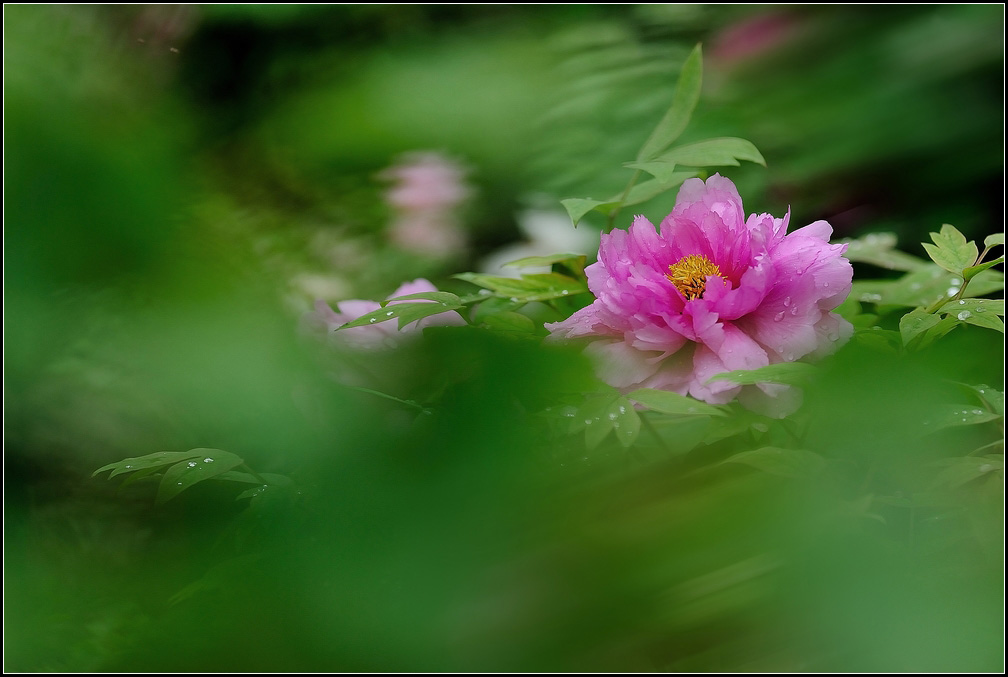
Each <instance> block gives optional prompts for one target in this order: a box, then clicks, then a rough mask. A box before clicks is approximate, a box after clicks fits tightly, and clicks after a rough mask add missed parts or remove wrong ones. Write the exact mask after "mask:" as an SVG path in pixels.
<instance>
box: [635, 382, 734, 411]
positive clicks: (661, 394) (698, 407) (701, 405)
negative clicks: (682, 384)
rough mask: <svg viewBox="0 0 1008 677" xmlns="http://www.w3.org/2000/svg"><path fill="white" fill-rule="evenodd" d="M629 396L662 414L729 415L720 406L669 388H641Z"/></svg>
mask: <svg viewBox="0 0 1008 677" xmlns="http://www.w3.org/2000/svg"><path fill="white" fill-rule="evenodd" d="M627 398H628V399H631V400H633V401H635V402H639V403H640V404H642V405H644V406H645V407H647V408H648V409H650V410H652V411H657V412H660V413H662V414H680V415H683V416H727V415H728V414H727V413H726V412H725V411H724V410H723V409H721V408H720V407H715V406H713V405H710V404H707V403H706V402H701V401H700V400H695V399H693V398H692V397H687V396H686V395H680V394H679V393H673V392H671V391H668V390H655V389H653V388H641V389H639V390H635V391H633V392H632V393H629V394H627Z"/></svg>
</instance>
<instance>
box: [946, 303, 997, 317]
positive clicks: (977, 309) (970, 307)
mask: <svg viewBox="0 0 1008 677" xmlns="http://www.w3.org/2000/svg"><path fill="white" fill-rule="evenodd" d="M964 310H967V311H969V312H971V313H980V314H983V313H991V314H992V315H1001V316H1002V317H1004V314H1005V302H1004V299H959V300H958V301H949V302H948V303H946V304H945V305H943V306H942V307H941V308H939V309H938V312H939V313H949V314H951V315H957V314H958V313H961V312H962V311H964Z"/></svg>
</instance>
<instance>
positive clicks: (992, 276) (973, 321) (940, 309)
mask: <svg viewBox="0 0 1008 677" xmlns="http://www.w3.org/2000/svg"><path fill="white" fill-rule="evenodd" d="M931 239H932V240H933V241H934V244H929V243H924V244H923V247H924V250H925V251H926V252H927V254H928V255H929V256H930V257H931V261H932V262H929V261H927V260H925V259H922V258H919V257H916V256H913V255H911V254H907V253H904V252H901V251H899V250H897V249H895V246H896V238H895V236H893V235H891V234H888V233H878V234H871V235H867V236H865V237H862V238H859V239H857V240H849V241H847V257H848V258H849V259H850V260H851V261H854V262H861V263H868V264H872V265H875V266H879V267H882V268H887V269H889V270H897V271H901V272H903V273H904V274H903V275H902V276H901V277H899V278H897V279H885V280H855V282H854V285H853V290H852V292H851V296H850V298H849V299H848V300H847V302H846V303H845V304H844V305H843V306H842V307H841V309H840V311H841V312H842V313H843V314H845V315H847V316H848V318H849V319H850V320H851V321H852V322H853V323H854V325H855V327H857V328H858V334H857V336H858V339H859V340H861V341H868V342H872V343H875V344H878V345H880V346H882V347H885V348H887V349H889V350H892V351H902V350H910V351H914V350H920V349H923V348H926V347H927V346H929V345H931V344H932V343H933V342H934V341H935V340H936V339H938V338H940V337H942V336H944V335H946V334H947V333H949V332H950V331H952V330H953V329H955V328H956V327H958V326H961V325H963V324H970V325H975V326H978V327H985V328H988V329H994V330H996V331H999V332H1001V333H1002V334H1003V333H1004V321H1003V320H1002V319H1001V318H1002V317H1004V299H1003V298H1000V299H997V298H994V299H991V298H979V297H982V296H985V295H989V294H992V293H995V292H1001V291H1003V290H1004V273H1003V272H1001V271H999V270H995V269H994V268H993V267H994V266H996V265H998V264H1001V263H1003V262H1004V255H1001V256H998V257H991V258H990V259H988V254H991V253H992V252H993V251H994V249H995V248H997V247H1003V246H1004V233H996V234H994V235H990V236H988V237H987V238H986V239H985V240H984V249H983V251H982V252H980V251H979V250H978V247H977V245H976V243H975V242H972V241H969V242H968V241H967V240H966V237H965V236H964V235H963V234H962V233H960V232H959V231H958V230H957V229H956V228H955V227H954V226H951V225H949V224H945V225H943V226H942V227H941V230H940V231H939V232H937V233H931ZM866 306H867V308H868V310H867V311H866V310H865V308H866ZM907 308H911V309H912V310H910V311H909V312H906V309H907ZM897 317H898V323H897V324H898V326H897V327H894V328H892V329H890V328H888V326H889V325H890V324H893V323H894V320H896V318H897Z"/></svg>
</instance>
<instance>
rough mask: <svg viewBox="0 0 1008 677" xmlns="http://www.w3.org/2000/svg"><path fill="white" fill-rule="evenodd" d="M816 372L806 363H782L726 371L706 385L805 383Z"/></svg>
mask: <svg viewBox="0 0 1008 677" xmlns="http://www.w3.org/2000/svg"><path fill="white" fill-rule="evenodd" d="M815 372H816V367H815V366H813V365H811V364H808V363H806V362H782V363H780V364H770V365H767V366H765V367H760V368H759V369H737V370H735V371H726V372H724V373H723V374H716V375H715V376H712V377H710V378H709V379H707V383H713V382H714V381H731V382H733V383H737V384H739V385H753V384H756V383H787V384H795V383H805V382H807V381H808V380H809V379H810V378H811V377H812V374H814V373H815Z"/></svg>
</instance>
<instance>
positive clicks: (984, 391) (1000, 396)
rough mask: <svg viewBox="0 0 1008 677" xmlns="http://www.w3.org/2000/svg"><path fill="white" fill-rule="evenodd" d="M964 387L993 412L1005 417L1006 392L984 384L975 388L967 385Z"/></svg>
mask: <svg viewBox="0 0 1008 677" xmlns="http://www.w3.org/2000/svg"><path fill="white" fill-rule="evenodd" d="M962 385H964V386H965V387H966V388H968V389H969V390H970V391H972V392H973V393H975V394H976V395H977V397H979V398H980V401H981V402H983V403H984V404H985V405H986V406H987V407H988V408H989V409H990V410H991V411H992V412H994V413H995V414H1000V415H1002V416H1004V392H1002V391H1000V390H998V389H997V388H991V387H990V386H989V385H986V384H983V383H981V384H979V385H975V386H973V385H968V384H966V383H963V384H962Z"/></svg>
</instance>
